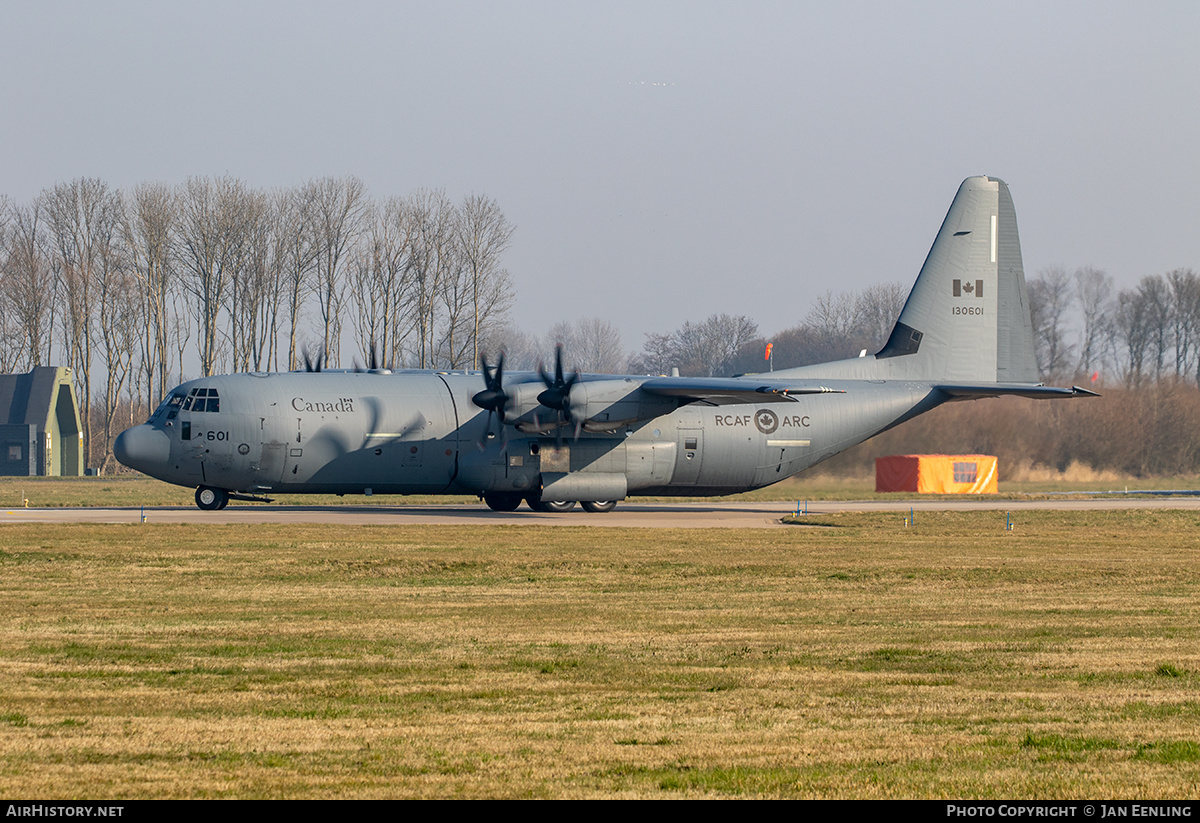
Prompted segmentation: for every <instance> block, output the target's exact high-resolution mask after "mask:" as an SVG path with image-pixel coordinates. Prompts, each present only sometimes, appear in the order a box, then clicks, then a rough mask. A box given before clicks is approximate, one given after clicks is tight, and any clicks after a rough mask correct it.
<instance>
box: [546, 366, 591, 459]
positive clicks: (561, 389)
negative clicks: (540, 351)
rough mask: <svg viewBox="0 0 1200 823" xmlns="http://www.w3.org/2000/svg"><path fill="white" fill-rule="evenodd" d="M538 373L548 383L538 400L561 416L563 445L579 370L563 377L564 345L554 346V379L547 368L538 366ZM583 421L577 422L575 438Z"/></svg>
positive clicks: (560, 439) (560, 443)
mask: <svg viewBox="0 0 1200 823" xmlns="http://www.w3.org/2000/svg"><path fill="white" fill-rule="evenodd" d="M538 374H539V375H541V377H542V382H543V383H545V384H546V390H545V391H544V392H542V393H541V394H539V395H538V398H537V399H538V402H539V403H541V404H542V405H543V406H545V407H546V408H548V409H554V410H556V411H557V412H558V418H559V427H560V428H559V433H558V439H559V445H560V446H561V445H562V430H561V426H562V424H563V423H570V422H572V420H571V386H573V385H575V382H576V381H577V380H579V372H575V373H574V374H572V375H571V376H570V377H568V378H566V379H564V378H563V362H562V345H561V344H560V345H558V346H555V347H554V379H553V380H551V379H550V375H548V374H547V373H546V370H545V369H543V368H541V367H540V366H539V367H538ZM582 423H583V421H582V420H580V421H577V422H576V424H575V439H576V440H578V439H579V427H580V425H581V424H582Z"/></svg>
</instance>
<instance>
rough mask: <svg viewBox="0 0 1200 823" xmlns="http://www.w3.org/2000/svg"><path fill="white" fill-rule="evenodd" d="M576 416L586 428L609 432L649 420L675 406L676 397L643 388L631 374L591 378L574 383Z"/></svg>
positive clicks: (573, 413) (572, 405)
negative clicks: (629, 376) (662, 395)
mask: <svg viewBox="0 0 1200 823" xmlns="http://www.w3.org/2000/svg"><path fill="white" fill-rule="evenodd" d="M569 400H570V407H569V408H570V412H571V419H572V420H576V421H578V420H582V421H583V425H582V428H583V430H584V431H590V432H609V431H614V430H616V429H618V428H620V427H621V426H628V425H630V424H631V423H636V422H638V421H640V420H649V419H651V418H653V417H658V416H660V415H663V414H667V413H669V412H671V411H672V410H674V409H675V408H676V406H677V405H678V402H677V401H676V400H675V399H674V398H670V397H660V396H658V395H653V394H649V393H648V392H644V391H642V390H641V386H640V383H639V382H638V381H636V380H631V379H628V378H622V379H614V380H589V381H586V382H581V383H576V384H575V385H574V386H572V387H571V394H570V397H569Z"/></svg>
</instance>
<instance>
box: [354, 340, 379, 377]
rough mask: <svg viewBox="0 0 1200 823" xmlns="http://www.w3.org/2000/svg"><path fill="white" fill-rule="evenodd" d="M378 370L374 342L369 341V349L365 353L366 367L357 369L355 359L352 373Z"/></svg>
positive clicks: (377, 358)
mask: <svg viewBox="0 0 1200 823" xmlns="http://www.w3.org/2000/svg"><path fill="white" fill-rule="evenodd" d="M378 368H379V356H378V354H376V351H375V341H374V340H372V341H371V349H370V351H369V352H368V353H367V367H366V368H365V369H363V368H361V367H359V365H358V360H357V358H356V359H355V361H354V371H355V372H362V371H376V370H377V369H378Z"/></svg>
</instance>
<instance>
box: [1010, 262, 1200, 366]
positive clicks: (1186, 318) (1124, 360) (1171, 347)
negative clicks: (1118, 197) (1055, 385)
mask: <svg viewBox="0 0 1200 823" xmlns="http://www.w3.org/2000/svg"><path fill="white" fill-rule="evenodd" d="M1029 303H1030V308H1031V313H1032V319H1033V332H1034V343H1035V348H1036V352H1037V359H1038V369H1039V370H1040V372H1041V374H1042V377H1043V378H1044V379H1046V380H1050V381H1056V380H1057V381H1067V380H1072V379H1074V380H1089V381H1092V380H1093V379H1094V380H1095V382H1099V383H1100V384H1101V385H1114V386H1115V385H1119V386H1122V387H1124V388H1130V389H1134V388H1141V387H1144V386H1147V385H1150V384H1155V383H1158V382H1159V381H1162V380H1171V381H1174V382H1186V383H1190V384H1191V385H1194V386H1195V385H1200V276H1197V274H1196V272H1194V271H1193V270H1192V269H1188V268H1180V269H1174V270H1172V271H1169V272H1167V273H1166V274H1148V275H1145V276H1144V277H1142V278H1141V279H1140V280H1139V281H1138V282H1137V284H1136V285H1134V286H1132V287H1130V288H1127V289H1120V290H1117V289H1115V288H1114V286H1113V280H1112V277H1111V276H1109V274H1108V273H1107V272H1104V271H1102V270H1100V269H1096V268H1093V267H1090V266H1084V267H1080V268H1077V269H1075V270H1074V271H1073V272H1068V271H1067V270H1066V269H1065V268H1064V267H1062V266H1056V267H1052V268H1049V269H1046V270H1044V271H1042V272H1039V274H1038V275H1037V276H1036V277H1034V278H1032V279H1031V280H1030V281H1029Z"/></svg>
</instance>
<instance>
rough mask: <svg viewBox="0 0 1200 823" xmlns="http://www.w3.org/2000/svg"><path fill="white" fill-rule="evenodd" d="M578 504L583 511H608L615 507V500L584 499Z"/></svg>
mask: <svg viewBox="0 0 1200 823" xmlns="http://www.w3.org/2000/svg"><path fill="white" fill-rule="evenodd" d="M579 505H581V506H583V510H584V511H585V512H592V513H593V514H595V513H598V512H610V511H612V510H613V509H615V508H616V507H617V501H616V500H584V501H583V502H582V503H580V504H579Z"/></svg>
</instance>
